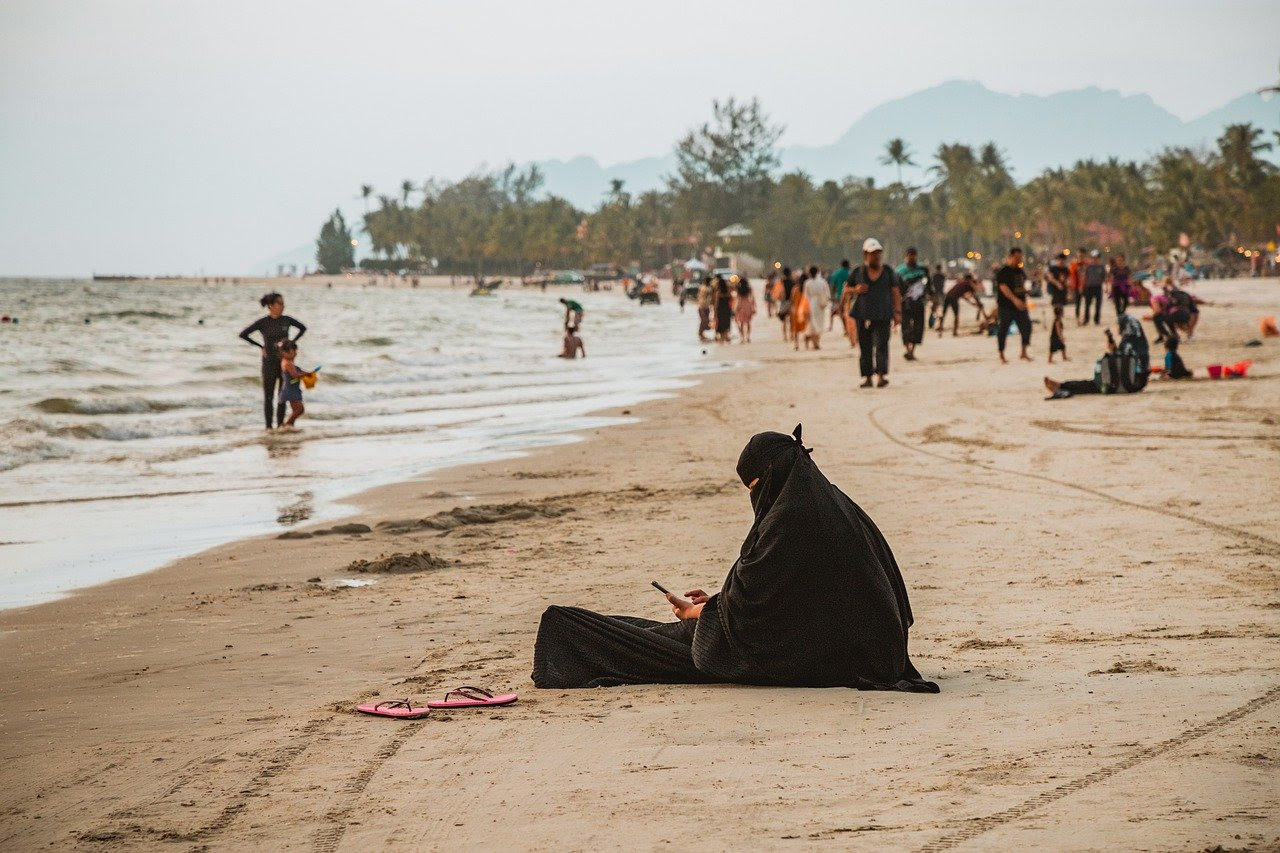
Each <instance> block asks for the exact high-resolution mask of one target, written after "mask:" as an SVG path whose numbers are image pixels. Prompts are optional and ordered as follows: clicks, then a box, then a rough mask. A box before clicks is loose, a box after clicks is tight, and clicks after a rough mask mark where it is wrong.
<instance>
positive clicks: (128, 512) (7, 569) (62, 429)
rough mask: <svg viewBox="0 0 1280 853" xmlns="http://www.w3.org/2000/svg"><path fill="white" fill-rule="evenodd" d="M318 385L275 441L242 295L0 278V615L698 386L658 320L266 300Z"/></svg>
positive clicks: (542, 307) (505, 304)
mask: <svg viewBox="0 0 1280 853" xmlns="http://www.w3.org/2000/svg"><path fill="white" fill-rule="evenodd" d="M280 289H281V290H282V292H283V293H284V296H285V300H286V306H285V312H286V313H287V314H290V315H291V316H294V317H296V318H298V319H299V320H301V321H302V322H303V323H305V324H306V325H307V333H306V335H305V337H303V338H302V340H301V341H300V343H299V354H298V364H299V365H300V366H302V367H304V368H309V367H312V366H315V365H322V366H323V369H322V370H321V373H320V381H319V383H318V384H317V385H316V387H315V389H313V390H311V391H308V392H306V406H307V414H306V415H305V416H304V418H303V419H302V420H301V421H300V422H299V426H300V427H301V429H300V430H298V431H297V432H295V433H269V432H267V431H266V430H264V429H263V423H262V391H261V380H260V378H259V369H260V351H259V350H258V349H257V348H255V347H250V346H249V345H247V344H245V343H244V342H243V341H241V340H240V339H239V338H238V337H237V335H238V334H239V332H240V330H241V329H242V328H244V327H245V326H247V325H249V324H250V323H251V322H253V321H254V320H256V319H257V318H258V317H260V316H262V314H263V311H262V309H261V308H260V307H259V306H258V304H257V300H258V297H259V296H260V295H261V287H260V286H241V285H230V284H216V285H213V284H210V285H205V284H200V283H180V284H169V283H164V284H161V283H150V282H129V283H114V282H91V281H83V280H78V281H22V280H0V314H8V315H11V316H16V317H17V318H18V320H19V321H20V322H19V323H18V324H16V325H15V324H12V323H9V324H0V607H14V606H22V605H27V604H33V603H37V602H40V601H45V600H49V599H51V598H54V597H57V596H58V595H61V594H63V593H65V592H67V591H68V590H73V589H76V588H79V587H84V586H88V585H91V584H95V583H100V582H103V581H105V580H110V579H113V578H117V577H121V576H124V575H129V574H135V573H139V572H142V571H147V570H150V569H153V568H156V567H158V566H160V565H162V564H164V563H166V562H168V561H170V560H172V559H175V558H177V557H180V556H184V555H187V554H192V553H195V552H197V551H200V550H202V549H204V548H207V547H210V546H212V545H216V544H219V543H223V542H227V541H232V540H234V539H238V538H243V537H245V536H251V535H258V534H263V533H269V532H272V531H282V530H285V529H287V528H289V527H292V526H294V525H297V524H301V523H304V522H311V521H318V520H323V519H326V518H333V517H337V516H340V515H343V514H344V513H346V512H348V511H349V509H348V508H347V507H344V506H343V505H342V503H341V501H342V499H343V498H344V497H348V496H350V495H352V494H354V493H356V492H359V491H362V490H364V489H366V488H369V487H371V486H376V485H380V484H384V483H390V482H396V481H400V480H405V479H409V478H411V477H414V476H416V475H420V474H423V473H425V472H429V471H431V470H435V469H439V468H442V467H447V466H453V465H458V464H465V463H469V462H476V461H483V460H488V459H495V458H500V457H502V456H511V455H517V454H519V453H520V452H521V451H524V450H527V449H529V448H533V447H538V446H545V445H549V444H556V443H564V442H568V441H573V440H576V437H575V435H574V433H575V432H578V431H582V430H586V429H590V428H593V427H596V426H600V425H604V424H609V423H616V422H619V420H620V418H619V417H617V415H616V412H615V413H612V414H613V416H612V417H608V416H602V415H591V414H590V413H592V412H595V411H598V410H601V409H618V408H620V407H623V406H627V405H631V404H634V403H638V402H641V401H644V400H647V399H652V398H654V397H657V396H661V395H663V394H665V393H669V392H671V391H672V390H674V389H677V388H680V387H684V386H687V385H688V384H690V383H691V382H692V381H695V379H694V375H695V374H697V373H699V372H704V371H708V370H715V369H718V365H717V364H716V362H715V352H714V350H711V351H710V354H709V355H703V354H702V351H703V349H704V348H705V347H704V346H703V345H700V344H699V343H698V342H697V339H696V336H695V334H694V331H695V327H696V317H695V316H694V315H693V314H692V312H689V313H686V314H683V315H682V314H680V312H679V310H678V308H677V307H676V306H675V304H674V301H673V300H666V301H664V303H663V304H662V305H661V306H656V307H655V306H644V307H641V306H639V305H638V304H637V303H636V302H633V301H631V300H628V299H627V298H626V297H625V296H623V295H622V294H621V293H619V292H617V291H607V292H600V293H589V294H582V293H580V292H578V289H577V288H574V289H573V290H572V291H571V292H570V293H568V295H572V297H573V298H575V299H578V300H579V301H580V302H582V303H583V305H584V307H585V309H586V320H585V322H584V329H583V332H584V335H583V337H584V343H585V346H586V350H587V353H588V356H589V357H588V358H586V359H579V360H573V361H569V360H564V359H560V358H556V357H555V355H556V353H557V352H559V349H560V335H561V332H560V324H561V320H562V318H563V307H562V306H561V305H560V304H559V303H558V302H557V301H556V298H557V297H558V296H561V295H566V292H565V291H561V292H556V291H555V290H552V291H550V292H548V293H541V292H537V291H532V290H530V291H522V290H520V289H518V288H516V289H513V290H500V291H499V292H498V294H496V295H494V296H491V297H477V298H472V297H469V296H468V294H467V292H466V290H465V289H464V288H461V287H460V288H458V289H457V290H440V289H426V288H423V289H411V288H408V287H403V286H402V287H398V288H389V287H387V286H385V285H383V286H379V287H361V286H354V285H353V286H342V285H340V286H335V287H332V288H329V287H325V286H324V285H320V284H302V283H294V284H293V285H290V284H289V283H288V282H283V283H282V284H281V286H280Z"/></svg>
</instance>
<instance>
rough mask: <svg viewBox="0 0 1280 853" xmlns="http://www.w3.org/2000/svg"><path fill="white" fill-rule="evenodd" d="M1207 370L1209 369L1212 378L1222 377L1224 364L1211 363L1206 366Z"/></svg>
mask: <svg viewBox="0 0 1280 853" xmlns="http://www.w3.org/2000/svg"><path fill="white" fill-rule="evenodd" d="M1205 370H1207V371H1209V378H1210V379H1221V378H1222V365H1221V364H1211V365H1209V366H1208V367H1206V368H1205Z"/></svg>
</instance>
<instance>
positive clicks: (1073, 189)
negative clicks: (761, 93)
mask: <svg viewBox="0 0 1280 853" xmlns="http://www.w3.org/2000/svg"><path fill="white" fill-rule="evenodd" d="M782 130H783V128H782V127H781V126H780V125H778V124H775V123H774V122H772V121H771V120H770V119H769V117H768V116H767V115H766V114H765V113H764V111H763V110H762V109H761V107H760V104H759V102H758V101H757V100H755V99H752V100H751V101H748V102H739V101H736V100H735V99H733V98H730V99H728V100H727V101H715V102H713V108H712V116H711V118H710V120H709V121H707V122H706V123H704V124H702V125H701V126H699V127H696V128H693V129H691V130H690V131H689V132H688V133H686V134H685V136H684V137H682V138H681V139H680V140H679V141H678V142H677V143H676V146H675V155H676V169H675V172H674V174H672V175H669V176H668V177H667V178H666V181H665V186H664V187H663V188H662V189H657V190H648V191H645V192H642V193H639V194H633V193H631V192H629V191H628V190H627V189H626V187H625V185H624V183H623V182H622V181H619V180H614V181H613V182H612V185H611V186H610V188H609V190H608V191H607V192H606V193H605V194H604V197H603V198H602V200H601V202H600V204H599V205H598V206H597V207H596V208H595V209H594V210H589V211H588V210H579V209H578V208H576V207H575V206H574V205H572V204H570V203H569V202H568V201H566V200H565V199H563V198H559V197H557V196H555V195H550V194H546V193H543V192H542V187H543V175H542V173H541V172H540V171H539V170H538V168H537V166H528V167H526V168H524V169H518V168H517V167H515V166H514V165H509V166H507V167H505V168H503V169H500V170H497V171H482V172H477V173H475V174H472V175H469V176H468V177H466V178H463V179H462V180H459V181H452V182H450V181H437V180H429V181H425V182H423V184H422V185H421V186H416V185H414V184H413V183H412V182H411V181H404V182H403V183H402V184H401V186H400V187H399V191H398V193H397V194H395V195H385V194H383V195H377V196H376V198H375V196H374V192H373V188H372V187H371V186H369V185H365V186H363V187H361V196H362V198H363V199H364V201H365V205H366V212H365V215H364V221H363V228H362V230H363V234H364V239H367V240H368V245H369V247H370V248H371V249H372V251H373V253H374V256H375V257H373V258H371V259H368V260H367V261H366V262H365V266H372V267H375V268H378V267H381V268H395V269H400V268H408V269H417V270H431V269H438V270H439V271H441V272H458V273H467V274H474V273H483V272H501V273H504V274H508V275H511V274H516V275H524V274H528V273H530V272H533V271H534V270H535V269H538V268H542V269H562V268H580V267H585V266H587V265H589V264H591V263H608V264H611V265H616V266H629V265H631V264H633V263H634V264H638V265H639V266H641V267H643V268H645V269H658V268H661V267H663V266H665V265H667V264H669V263H671V262H672V261H675V260H678V259H682V258H687V257H689V256H690V255H691V254H698V253H701V252H703V251H706V250H709V249H711V248H712V247H714V246H717V245H723V244H724V242H725V241H723V240H721V239H719V238H718V237H717V236H716V232H717V231H719V230H721V229H723V228H725V227H726V226H729V225H732V224H741V225H744V226H746V227H747V228H748V229H750V231H751V232H752V233H751V235H750V236H747V237H736V238H733V239H732V242H731V244H730V246H729V248H732V249H735V250H741V251H746V252H749V253H751V254H753V255H755V256H756V257H758V258H761V259H763V260H765V261H766V262H771V261H774V260H782V261H783V262H796V263H808V262H809V261H810V260H818V259H821V260H826V261H828V262H830V261H831V259H836V258H839V257H851V258H854V257H856V247H857V246H858V245H860V243H861V241H862V239H863V237H865V236H875V237H877V238H879V239H880V240H881V241H882V242H883V243H885V244H886V245H887V246H889V247H891V249H892V247H897V248H898V249H901V248H902V247H905V246H906V245H907V244H908V243H910V244H912V245H915V246H917V247H918V248H919V250H920V253H921V255H922V256H923V257H926V258H935V259H952V258H961V257H965V256H966V255H968V254H969V253H977V254H980V255H982V256H984V257H989V258H995V257H998V256H999V255H1000V254H1001V253H1002V252H1003V251H1004V250H1005V249H1007V248H1008V246H1009V245H1010V244H1011V243H1020V244H1022V245H1025V246H1027V247H1028V248H1029V249H1030V250H1031V251H1032V253H1033V254H1038V255H1040V256H1042V257H1043V256H1044V255H1046V254H1048V253H1049V252H1051V251H1057V250H1058V249H1061V248H1066V247H1076V246H1087V247H1090V248H1099V249H1105V250H1107V251H1110V252H1113V253H1118V252H1124V253H1126V254H1127V255H1128V256H1129V257H1130V258H1131V259H1133V260H1139V259H1141V258H1142V257H1143V254H1144V253H1146V252H1155V253H1158V254H1163V253H1164V252H1165V251H1166V250H1167V249H1169V248H1170V247H1172V246H1175V245H1177V244H1178V241H1179V238H1180V237H1181V235H1184V234H1185V235H1187V236H1188V237H1189V238H1190V240H1191V241H1193V242H1194V243H1196V244H1199V245H1201V246H1203V247H1204V248H1205V249H1206V250H1207V251H1209V252H1213V253H1216V254H1217V256H1218V257H1219V259H1220V260H1221V261H1223V262H1224V263H1227V264H1228V265H1229V264H1231V263H1243V258H1242V257H1241V255H1240V253H1239V252H1238V251H1237V250H1239V249H1241V248H1243V247H1246V246H1255V247H1256V246H1258V245H1261V244H1262V243H1265V242H1267V241H1269V240H1273V239H1276V227H1277V222H1278V220H1280V214H1278V212H1280V171H1278V170H1277V168H1276V166H1275V165H1274V164H1273V163H1272V162H1271V161H1270V160H1268V159H1266V157H1265V156H1264V155H1265V153H1266V152H1268V151H1270V150H1272V148H1273V147H1274V146H1276V145H1280V133H1276V134H1275V137H1276V138H1275V140H1274V141H1272V140H1268V139H1265V138H1264V136H1263V132H1262V131H1261V130H1259V129H1258V128H1256V127H1254V126H1252V125H1250V124H1233V125H1229V126H1227V127H1226V128H1225V129H1224V131H1223V133H1222V135H1221V137H1219V139H1218V140H1217V142H1216V145H1215V146H1213V147H1206V148H1204V149H1197V148H1189V147H1168V148H1166V149H1164V150H1163V151H1161V152H1159V153H1158V154H1156V155H1154V156H1152V157H1151V158H1150V159H1148V160H1146V161H1144V162H1137V161H1123V160H1119V159H1117V158H1110V159H1107V160H1092V159H1090V160H1082V161H1079V162H1077V163H1075V164H1074V165H1072V166H1071V167H1064V168H1054V169H1047V170H1045V171H1043V172H1041V173H1040V174H1039V175H1036V176H1035V177H1033V178H1032V179H1031V180H1029V181H1027V182H1025V183H1022V184H1019V183H1018V182H1017V181H1016V180H1014V178H1013V176H1012V174H1011V173H1010V169H1009V165H1008V163H1007V160H1006V158H1005V155H1004V153H1003V152H1002V151H1001V149H1000V147H999V145H998V144H997V143H995V142H988V143H986V144H985V145H982V146H976V147H975V146H971V145H967V144H963V143H959V142H956V143H944V144H942V145H940V146H939V147H938V149H937V150H936V151H934V152H933V153H932V154H931V155H929V156H928V158H927V160H923V162H918V160H917V157H918V155H917V154H915V153H914V152H912V151H911V148H910V146H909V144H908V143H907V142H906V141H904V140H903V139H901V138H894V139H890V140H887V142H886V144H885V154H884V156H883V157H882V158H881V162H882V163H884V164H886V165H893V166H895V167H896V168H897V175H898V177H897V180H895V181H893V182H892V183H889V184H887V185H883V186H877V184H876V182H875V181H874V180H873V179H871V178H860V177H856V176H850V177H847V178H845V179H843V180H841V181H833V180H828V181H822V182H818V181H815V180H814V179H812V178H811V177H809V176H808V175H806V174H804V173H803V172H799V171H793V172H787V173H782V172H781V169H780V159H779V154H778V147H777V143H778V140H779V138H780V137H781V135H782ZM904 166H914V167H917V168H918V170H919V171H920V173H921V177H922V180H920V181H919V182H915V183H913V182H910V181H906V180H904V179H903V177H902V167H904ZM374 202H376V206H373V203H374ZM351 239H353V237H352V235H351V232H350V229H349V228H348V227H347V226H346V224H345V223H344V222H343V221H342V219H341V214H340V213H338V212H337V211H335V212H334V215H333V216H332V217H330V219H329V221H328V222H326V223H325V230H324V231H322V234H321V238H320V239H319V240H318V241H317V260H318V262H319V263H320V266H321V268H322V269H323V270H325V271H330V272H332V271H337V269H339V268H340V267H341V266H349V265H350V263H351V256H350V248H351V244H350V241H351ZM343 246H345V247H346V248H345V250H344V252H345V254H343V253H341V252H339V251H338V250H339V249H341V248H342V247H343ZM895 251H896V250H895ZM334 264H338V265H339V266H334Z"/></svg>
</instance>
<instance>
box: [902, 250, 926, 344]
mask: <svg viewBox="0 0 1280 853" xmlns="http://www.w3.org/2000/svg"><path fill="white" fill-rule="evenodd" d="M917 257H918V255H917V253H916V247H915V246H911V247H909V248H908V249H907V253H906V256H905V257H904V258H903V262H902V263H901V264H900V265H899V266H898V291H899V293H901V294H902V302H901V305H902V346H903V348H904V349H905V350H906V352H905V353H904V354H903V356H902V357H903V358H905V359H906V360H907V361H915V360H916V347H917V346H919V345H920V342H921V341H923V340H924V301H925V297H926V296H927V291H928V289H929V268H928V267H926V266H921V265H920V263H919V262H918V261H917V260H916V258H917Z"/></svg>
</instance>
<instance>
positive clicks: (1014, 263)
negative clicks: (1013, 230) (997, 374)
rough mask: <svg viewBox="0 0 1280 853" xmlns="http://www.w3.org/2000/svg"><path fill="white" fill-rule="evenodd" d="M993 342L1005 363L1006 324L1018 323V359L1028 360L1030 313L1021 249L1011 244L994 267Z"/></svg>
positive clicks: (1007, 328)
mask: <svg viewBox="0 0 1280 853" xmlns="http://www.w3.org/2000/svg"><path fill="white" fill-rule="evenodd" d="M996 322H997V323H998V324H999V325H997V326H996V345H997V346H998V348H999V350H1000V362H1001V363H1002V364H1008V363H1009V360H1008V359H1007V358H1005V357H1004V342H1005V339H1006V338H1007V337H1008V336H1009V324H1010V323H1017V324H1018V333H1019V334H1020V335H1022V356H1021V357H1022V360H1023V361H1031V356H1030V355H1029V354H1028V353H1027V347H1029V346H1030V345H1031V315H1030V314H1029V313H1027V273H1026V271H1025V270H1024V269H1023V268H1022V250H1021V249H1019V248H1018V247H1017V246H1014V247H1013V248H1012V249H1010V250H1009V257H1008V258H1006V259H1005V263H1004V266H1002V267H1000V269H998V270H996Z"/></svg>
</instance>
